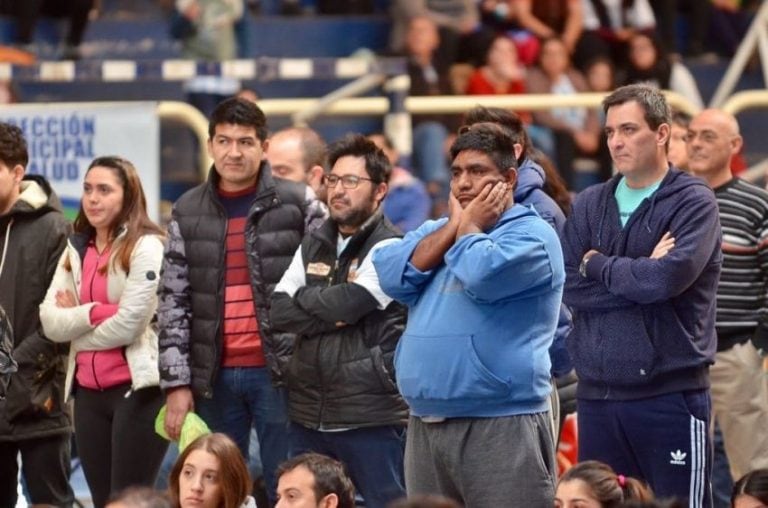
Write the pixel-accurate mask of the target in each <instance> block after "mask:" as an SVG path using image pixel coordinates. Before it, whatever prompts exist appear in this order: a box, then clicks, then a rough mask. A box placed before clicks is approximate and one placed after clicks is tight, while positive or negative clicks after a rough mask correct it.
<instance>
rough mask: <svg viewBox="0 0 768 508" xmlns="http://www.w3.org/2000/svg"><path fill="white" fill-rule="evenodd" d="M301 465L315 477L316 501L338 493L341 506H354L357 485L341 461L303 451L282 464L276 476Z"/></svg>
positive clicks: (347, 507) (352, 507)
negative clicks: (355, 485) (354, 484)
mask: <svg viewBox="0 0 768 508" xmlns="http://www.w3.org/2000/svg"><path fill="white" fill-rule="evenodd" d="M300 466H304V467H305V468H307V470H309V472H310V473H312V476H313V477H314V479H315V481H314V488H313V489H312V490H313V491H314V492H315V500H316V501H319V500H321V499H322V498H324V497H325V496H327V495H328V494H336V495H337V496H338V498H339V508H354V506H355V487H354V486H353V485H352V480H350V478H349V476H348V475H347V472H346V470H345V468H344V465H343V464H342V463H341V462H339V461H338V460H334V459H332V458H330V457H327V456H325V455H321V454H319V453H303V454H301V455H297V456H296V457H293V458H292V459H288V460H286V461H285V462H283V463H282V464H280V466H278V468H277V473H276V476H277V478H278V479H279V478H280V477H281V476H283V475H284V474H285V473H287V472H289V471H293V470H294V469H296V468H297V467H300Z"/></svg>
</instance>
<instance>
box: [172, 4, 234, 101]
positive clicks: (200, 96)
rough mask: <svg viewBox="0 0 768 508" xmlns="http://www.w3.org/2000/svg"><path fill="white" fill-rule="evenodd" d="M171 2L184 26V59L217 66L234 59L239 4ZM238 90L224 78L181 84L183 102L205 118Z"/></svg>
mask: <svg viewBox="0 0 768 508" xmlns="http://www.w3.org/2000/svg"><path fill="white" fill-rule="evenodd" d="M175 2H176V4H175V5H176V12H177V13H178V15H179V16H180V18H179V20H180V21H181V22H183V23H186V24H187V25H188V29H187V30H185V32H184V36H183V37H182V39H181V45H182V55H183V56H184V57H185V58H189V59H193V60H203V61H210V62H221V61H223V60H232V59H234V58H236V57H237V54H238V49H237V42H236V35H235V24H236V23H237V22H238V20H240V19H241V18H242V16H243V0H175ZM239 90H240V82H239V80H237V79H235V78H229V77H224V76H199V77H195V78H193V79H190V80H189V81H187V82H185V83H184V91H185V92H186V93H187V100H188V101H189V102H190V103H191V104H192V105H193V106H195V107H197V108H198V109H199V110H200V111H201V112H202V113H203V114H204V115H205V116H210V114H211V112H212V111H213V109H214V107H215V106H216V105H217V104H218V103H219V102H220V101H222V100H223V99H225V98H227V97H229V96H231V95H234V94H236V93H237V92H238V91H239Z"/></svg>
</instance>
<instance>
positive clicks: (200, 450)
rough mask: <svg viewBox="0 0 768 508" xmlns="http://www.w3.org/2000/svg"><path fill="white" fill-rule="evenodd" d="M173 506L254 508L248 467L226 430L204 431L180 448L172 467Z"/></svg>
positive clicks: (170, 482)
mask: <svg viewBox="0 0 768 508" xmlns="http://www.w3.org/2000/svg"><path fill="white" fill-rule="evenodd" d="M168 483H169V485H168V494H169V496H170V497H171V505H172V506H173V508H192V507H195V508H241V507H242V508H255V507H256V503H255V502H254V500H253V498H252V497H251V496H250V495H249V493H250V491H251V478H250V476H249V475H248V467H247V466H246V465H245V460H243V456H242V454H241V453H240V449H239V448H238V447H237V445H236V444H235V442H234V441H232V440H231V439H230V438H229V437H227V436H226V435H225V434H221V433H214V434H205V435H203V436H200V437H199V438H197V439H195V440H194V441H192V442H191V443H190V444H189V446H187V447H186V448H185V449H184V450H182V452H181V454H180V455H179V458H178V459H176V464H174V466H173V469H172V470H171V474H170V478H169V481H168Z"/></svg>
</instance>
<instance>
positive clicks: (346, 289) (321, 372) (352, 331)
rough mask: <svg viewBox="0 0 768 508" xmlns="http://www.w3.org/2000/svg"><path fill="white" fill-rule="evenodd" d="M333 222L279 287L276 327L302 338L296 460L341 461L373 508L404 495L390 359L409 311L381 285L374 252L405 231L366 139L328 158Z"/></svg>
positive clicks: (350, 140) (341, 146) (295, 364)
mask: <svg viewBox="0 0 768 508" xmlns="http://www.w3.org/2000/svg"><path fill="white" fill-rule="evenodd" d="M328 159H329V163H330V166H331V171H330V173H328V174H326V175H325V177H324V183H325V187H326V189H327V199H328V201H327V204H328V208H329V210H330V214H331V218H330V219H329V220H328V221H326V222H325V224H323V225H322V226H321V227H320V228H319V229H318V230H316V231H314V232H312V233H310V234H309V235H308V236H306V237H305V238H304V240H303V241H302V244H301V247H300V248H299V249H298V250H297V251H296V255H295V256H294V258H293V261H292V262H291V265H290V266H289V267H288V270H287V271H286V272H285V275H283V278H282V279H281V280H280V282H279V283H278V285H277V287H276V288H275V293H274V295H273V296H272V311H271V313H270V317H271V318H272V324H273V326H274V327H275V329H278V330H282V331H286V332H291V333H295V334H297V340H296V342H295V344H294V351H293V355H292V357H291V359H290V362H289V364H288V368H287V372H286V385H287V387H288V416H289V418H290V420H291V441H292V442H291V454H292V455H298V454H301V453H304V452H310V451H311V452H317V453H322V454H325V455H329V456H331V457H334V458H336V459H337V460H339V461H341V462H343V463H344V464H345V465H346V466H347V468H348V471H349V475H350V477H351V478H352V481H353V483H354V484H355V487H356V488H357V491H358V492H360V494H361V495H362V496H363V498H364V499H365V506H367V507H369V508H384V507H385V506H387V505H388V504H389V503H390V502H391V501H393V500H395V499H397V498H399V497H401V496H402V495H403V494H404V492H405V486H404V481H403V449H404V446H405V424H406V421H407V416H408V411H407V407H406V405H405V403H404V402H403V399H402V398H401V397H400V394H399V393H398V392H397V387H396V386H395V382H394V378H393V365H392V357H393V355H394V351H395V347H396V346H397V343H398V340H399V339H400V335H401V334H402V332H403V328H404V327H405V314H406V313H405V308H404V307H403V306H402V305H400V304H399V303H397V302H394V301H392V299H391V298H389V297H388V296H387V295H385V294H384V292H383V291H382V290H381V288H380V287H379V281H378V277H377V276H376V271H375V270H374V268H373V265H372V263H371V257H372V255H373V253H374V252H375V251H376V250H377V249H379V248H381V247H382V246H384V245H386V244H387V243H389V242H392V241H394V239H396V238H397V237H398V236H399V234H400V233H399V231H398V230H397V229H396V228H395V227H394V226H393V225H392V223H391V222H389V220H388V219H386V218H385V217H384V215H383V213H382V207H381V203H382V201H383V200H384V197H385V196H386V194H387V190H388V187H387V182H388V180H389V174H390V171H391V166H390V163H389V160H388V159H387V157H386V155H384V153H383V152H382V151H381V150H380V149H379V148H378V147H376V145H375V144H374V143H373V142H372V141H370V140H368V139H366V138H365V137H364V136H361V135H351V136H348V137H346V138H344V139H342V140H340V141H338V142H337V143H335V144H333V145H332V146H331V147H330V150H329V157H328Z"/></svg>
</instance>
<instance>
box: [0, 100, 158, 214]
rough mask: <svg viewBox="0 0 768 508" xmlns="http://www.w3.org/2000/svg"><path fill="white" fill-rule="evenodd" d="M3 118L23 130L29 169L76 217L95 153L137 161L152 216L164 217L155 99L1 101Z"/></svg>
mask: <svg viewBox="0 0 768 508" xmlns="http://www.w3.org/2000/svg"><path fill="white" fill-rule="evenodd" d="M0 121H3V122H8V123H12V124H14V125H17V126H19V127H20V128H21V129H22V130H23V131H24V137H25V138H26V139H27V149H28V151H29V164H28V165H27V173H30V174H39V175H43V176H44V177H46V178H47V179H48V181H49V182H50V183H51V186H52V187H53V188H54V190H55V191H56V194H57V195H58V196H59V198H60V199H61V202H62V204H63V205H64V207H65V211H66V213H67V215H68V216H69V217H70V218H74V215H75V214H76V213H77V210H78V208H79V207H80V197H81V196H82V191H83V177H84V176H85V171H86V170H87V169H88V165H89V164H90V163H91V161H93V159H95V158H96V157H101V156H105V155H118V156H120V157H122V158H124V159H128V160H129V161H131V162H132V163H133V165H134V166H136V170H137V171H138V173H139V177H140V178H141V184H142V186H143V187H144V193H145V194H146V196H147V208H148V210H147V211H148V212H149V215H150V217H152V219H153V220H155V221H157V220H159V218H160V127H159V121H158V118H157V104H156V103H154V102H111V103H50V104H15V105H9V106H3V108H2V110H0Z"/></svg>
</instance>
